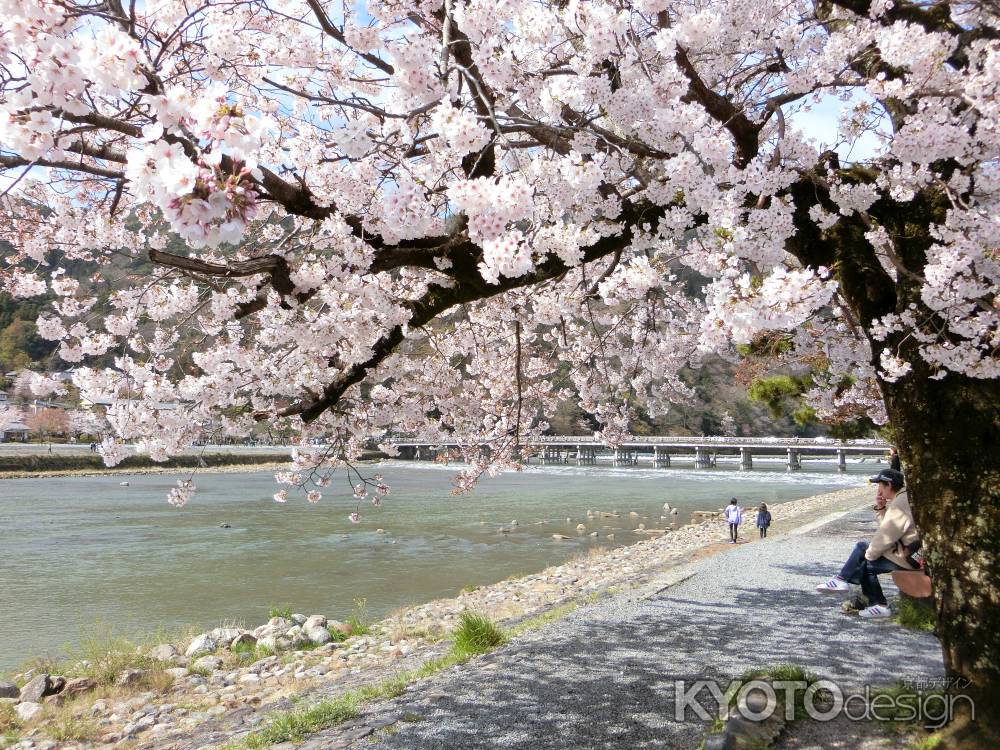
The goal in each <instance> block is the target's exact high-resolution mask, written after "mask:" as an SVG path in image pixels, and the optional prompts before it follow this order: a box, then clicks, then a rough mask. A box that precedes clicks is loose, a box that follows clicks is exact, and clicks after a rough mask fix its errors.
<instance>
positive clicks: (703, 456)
mask: <svg viewBox="0 0 1000 750" xmlns="http://www.w3.org/2000/svg"><path fill="white" fill-rule="evenodd" d="M694 465H695V467H697V468H699V469H707V468H709V467H710V466H711V465H712V457H711V456H710V455H709V453H708V450H707V449H706V448H701V447H697V448H695V449H694Z"/></svg>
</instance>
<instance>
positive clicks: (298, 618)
mask: <svg viewBox="0 0 1000 750" xmlns="http://www.w3.org/2000/svg"><path fill="white" fill-rule="evenodd" d="M308 619H309V618H308V617H306V616H305V615H300V614H299V613H298V612H296V613H295V614H294V615H292V622H294V623H295V624H296V625H305V624H306V620H308Z"/></svg>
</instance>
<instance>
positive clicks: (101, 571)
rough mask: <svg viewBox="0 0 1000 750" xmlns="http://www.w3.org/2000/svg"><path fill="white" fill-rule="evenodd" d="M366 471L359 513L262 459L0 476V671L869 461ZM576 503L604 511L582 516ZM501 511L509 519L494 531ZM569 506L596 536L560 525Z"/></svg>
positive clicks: (565, 547) (419, 577)
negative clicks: (219, 465) (282, 490)
mask: <svg viewBox="0 0 1000 750" xmlns="http://www.w3.org/2000/svg"><path fill="white" fill-rule="evenodd" d="M372 471H373V472H374V471H379V472H381V473H382V474H383V475H384V477H385V480H386V481H387V482H388V483H389V484H390V486H391V493H390V495H389V496H388V497H387V498H386V499H385V501H384V504H383V506H382V507H381V508H372V507H371V505H370V504H369V505H368V506H367V507H363V508H362V514H363V518H362V522H361V523H360V524H358V525H354V524H352V523H351V522H350V521H349V519H348V514H349V513H350V512H351V511H352V510H354V509H355V504H354V501H353V500H352V499H351V492H350V488H349V486H348V485H347V483H346V482H344V484H343V485H342V486H341V487H340V488H339V489H338V488H337V487H336V485H335V486H334V487H332V488H327V489H326V490H325V494H326V496H325V497H324V498H323V500H321V501H320V502H319V503H318V504H315V505H310V504H309V503H307V502H306V501H305V498H304V496H302V495H300V494H296V493H295V492H290V493H289V502H288V503H287V504H284V505H282V504H278V503H275V502H274V501H273V500H272V499H271V496H272V495H273V493H274V492H275V490H276V489H277V487H276V485H275V483H274V478H273V475H272V474H271V473H269V472H256V473H244V474H200V475H198V476H196V477H195V483H196V485H197V487H198V490H197V494H196V495H195V497H194V498H193V500H192V501H191V502H190V503H189V504H188V505H187V506H186V507H185V508H182V509H176V508H173V507H171V506H169V505H168V504H167V503H166V502H165V497H166V493H167V491H168V489H169V488H170V487H171V486H173V485H174V483H175V481H176V477H172V476H169V475H133V476H122V475H117V476H110V475H108V476H94V477H65V478H64V477H59V478H47V479H17V480H3V481H0V633H3V637H2V638H0V670H5V669H10V668H12V667H14V666H16V665H17V664H19V663H22V662H23V661H24V660H25V659H27V658H28V657H32V656H38V655H42V654H46V653H48V654H53V655H55V654H57V653H58V652H60V651H61V650H63V649H65V648H66V647H68V646H70V645H71V644H73V643H74V642H76V641H77V640H78V639H79V638H80V637H81V635H82V634H84V633H87V632H92V631H93V630H94V629H95V626H97V625H98V624H101V626H102V627H104V628H107V627H113V628H114V629H115V632H116V633H119V634H122V635H127V636H142V635H148V634H150V633H152V632H154V631H156V630H157V629H158V628H166V629H176V628H178V627H182V626H188V625H195V626H198V627H203V628H209V627H214V626H215V625H217V624H219V622H220V621H223V620H234V619H235V620H240V619H242V620H244V621H245V622H246V623H248V624H251V625H256V624H260V623H262V622H264V621H265V620H266V619H267V616H268V615H267V613H268V609H269V607H270V606H272V605H279V606H280V605H288V606H290V607H291V608H292V609H293V610H294V611H296V612H303V613H306V614H312V613H323V614H326V615H328V616H330V617H339V618H343V617H346V616H347V615H348V614H349V613H350V611H351V610H352V608H353V607H354V601H355V600H356V599H365V600H366V602H367V608H368V613H369V615H370V616H371V617H373V618H378V617H379V616H381V615H384V614H385V613H387V612H390V611H392V610H394V609H396V608H399V607H402V606H405V605H408V604H417V603H421V602H425V601H428V600H430V599H434V598H438V597H444V596H453V595H455V594H456V593H457V592H458V590H459V589H461V588H462V587H463V586H467V585H482V584H488V583H493V582H496V581H499V580H503V579H504V578H508V577H510V576H516V575H523V574H527V573H532V572H536V571H538V570H541V569H543V568H545V567H547V566H549V565H553V564H558V563H560V562H562V561H565V560H567V559H569V558H571V557H574V556H577V555H579V554H581V553H583V552H585V551H586V550H587V549H588V548H590V547H593V546H598V545H601V546H613V545H620V544H626V543H631V542H634V541H637V540H638V539H639V538H641V537H639V536H637V535H635V534H633V533H631V530H632V529H634V528H635V526H636V524H637V523H640V522H643V523H645V524H646V525H647V527H649V528H654V527H658V526H662V525H664V522H662V521H661V520H660V514H661V512H662V506H663V503H665V502H669V503H670V504H671V505H672V506H674V507H677V508H679V509H680V516H679V522H680V523H686V522H687V521H688V520H689V519H690V514H691V513H692V512H693V511H695V510H706V509H716V508H719V507H721V506H722V505H723V504H724V503H725V502H726V501H727V500H728V498H729V497H730V496H733V495H735V496H737V497H738V498H739V499H740V502H741V504H742V505H744V507H747V506H751V505H755V504H757V503H760V502H769V503H770V502H778V501H783V500H791V499H796V498H800V497H805V496H808V495H814V494H818V493H820V492H825V491H829V490H834V489H841V488H844V487H849V486H856V485H857V484H859V483H860V482H861V481H863V476H864V475H866V474H867V473H868V472H869V471H870V469H868V471H866V467H865V466H864V465H860V466H858V465H852V466H851V468H850V470H849V473H848V474H838V473H837V472H836V471H835V467H833V466H832V465H831V466H829V467H826V468H824V469H823V470H819V469H817V468H815V467H810V468H809V469H808V470H806V471H802V472H795V473H786V472H785V471H784V470H783V468H782V467H780V466H778V465H775V466H774V467H773V468H771V469H768V468H762V469H757V468H756V467H755V470H754V471H752V472H737V471H733V470H727V469H721V468H720V469H711V470H692V469H682V468H672V469H652V468H639V467H623V468H612V467H608V466H593V467H575V466H532V467H528V468H527V469H526V470H525V471H523V472H519V473H507V474H503V475H501V476H498V477H494V478H489V479H485V480H483V481H482V482H481V483H480V485H479V487H478V488H477V489H476V490H475V492H473V493H472V494H468V495H463V496H454V495H452V494H451V492H450V490H451V477H452V476H453V475H454V473H455V471H456V470H455V468H454V467H444V466H436V465H432V464H418V463H414V462H401V461H386V462H383V463H382V464H381V465H380V466H379V467H378V468H373V469H372ZM122 481H128V482H129V484H128V486H122V485H121V484H120V483H121V482H122ZM342 481H343V480H342ZM334 490H336V491H334ZM588 510H594V511H598V510H602V511H618V512H619V513H620V514H621V515H620V517H618V518H602V519H588V518H587V516H586V513H587V511H588ZM630 511H635V512H637V513H639V514H640V516H648V518H647V519H645V520H643V519H642V518H638V519H635V518H630V517H629V512H630ZM567 518H570V519H572V520H571V521H570V522H567ZM514 520H516V521H517V526H516V527H515V528H514V529H513V530H512V532H511V533H507V534H502V533H499V529H500V528H501V527H502V526H506V527H510V526H511V523H512V521H514ZM581 522H582V523H586V524H587V526H588V532H589V531H597V532H598V535H599V536H598V537H597V538H593V537H590V536H587V535H584V536H577V534H576V525H577V524H578V523H581ZM226 524H228V525H229V528H225V527H224V526H225V525H226ZM379 530H381V533H380V532H379ZM609 532H616V533H615V539H614V540H613V541H612V540H609V539H607V538H606V534H608V533H609ZM554 533H562V534H567V535H570V536H572V537H574V538H573V539H571V540H568V541H563V542H558V541H554V540H553V539H552V534H554Z"/></svg>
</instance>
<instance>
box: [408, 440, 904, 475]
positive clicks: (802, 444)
mask: <svg viewBox="0 0 1000 750" xmlns="http://www.w3.org/2000/svg"><path fill="white" fill-rule="evenodd" d="M390 442H391V443H392V444H393V445H395V446H396V447H397V448H399V456H400V458H404V459H412V460H434V459H436V458H437V457H438V456H441V455H446V454H447V453H449V452H451V451H454V450H457V449H458V448H460V447H461V446H468V445H469V444H470V443H473V444H474V441H468V442H467V441H462V440H456V439H447V440H444V441H442V440H440V439H438V440H430V439H421V438H397V439H395V440H392V441H390ZM889 447H890V446H889V444H888V443H886V442H885V441H883V440H832V439H829V438H737V437H631V438H628V439H626V440H624V441H623V442H621V443H619V444H618V445H617V446H616V447H614V448H612V447H611V446H609V445H608V444H607V442H605V441H603V440H599V439H596V438H594V437H593V436H591V437H577V436H562V435H554V436H547V437H542V438H538V439H536V440H534V441H533V442H532V444H531V445H525V446H524V447H523V448H522V454H523V455H524V456H525V460H526V461H527V462H529V463H530V459H531V458H532V457H537V459H538V461H539V462H540V463H543V464H566V463H571V462H572V463H576V464H578V465H594V464H596V463H597V462H598V458H599V457H601V458H605V457H606V458H609V459H610V460H611V462H612V463H613V465H615V466H637V465H639V463H640V462H648V463H649V464H650V465H651V466H654V467H657V468H665V467H668V466H670V465H671V462H672V461H683V462H685V463H687V462H693V464H694V466H695V467H696V468H699V469H703V468H709V467H712V466H716V462H717V461H718V459H719V458H720V457H724V458H728V457H732V459H733V462H734V463H735V461H736V458H737V457H738V459H739V467H740V469H743V470H745V471H749V470H751V469H753V459H754V456H758V457H760V458H764V457H771V458H776V457H781V458H783V459H784V463H785V466H786V468H787V469H788V471H797V470H799V469H801V468H802V459H803V457H806V458H827V459H831V460H832V459H834V458H836V459H837V466H838V468H839V469H840V471H846V470H847V456H848V454H851V455H852V456H858V457H862V458H872V459H881V458H883V457H885V455H886V454H887V453H888V451H889Z"/></svg>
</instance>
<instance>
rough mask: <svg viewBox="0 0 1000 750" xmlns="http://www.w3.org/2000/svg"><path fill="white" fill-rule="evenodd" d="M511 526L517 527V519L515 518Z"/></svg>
mask: <svg viewBox="0 0 1000 750" xmlns="http://www.w3.org/2000/svg"><path fill="white" fill-rule="evenodd" d="M510 525H511V526H517V519H516V518H515V519H514V520H513V521H511V522H510Z"/></svg>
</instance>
